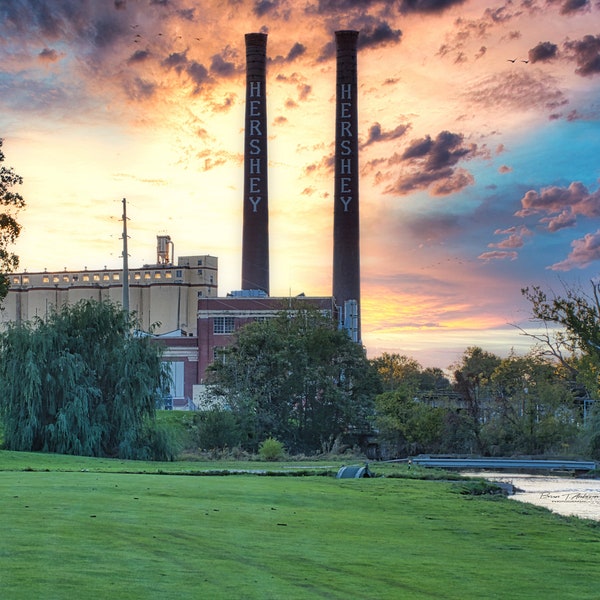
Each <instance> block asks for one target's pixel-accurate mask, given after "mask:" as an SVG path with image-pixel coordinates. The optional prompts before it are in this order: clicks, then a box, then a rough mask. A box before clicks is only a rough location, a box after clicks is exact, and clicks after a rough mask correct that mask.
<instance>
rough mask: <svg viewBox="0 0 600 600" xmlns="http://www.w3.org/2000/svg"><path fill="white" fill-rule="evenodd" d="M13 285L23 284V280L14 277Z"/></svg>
mask: <svg viewBox="0 0 600 600" xmlns="http://www.w3.org/2000/svg"><path fill="white" fill-rule="evenodd" d="M13 283H21V280H20V279H19V278H18V277H13Z"/></svg>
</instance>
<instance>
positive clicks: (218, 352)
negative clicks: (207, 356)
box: [213, 346, 227, 364]
mask: <svg viewBox="0 0 600 600" xmlns="http://www.w3.org/2000/svg"><path fill="white" fill-rule="evenodd" d="M226 361H227V347H226V346H215V347H214V348H213V362H220V363H222V364H225V362H226Z"/></svg>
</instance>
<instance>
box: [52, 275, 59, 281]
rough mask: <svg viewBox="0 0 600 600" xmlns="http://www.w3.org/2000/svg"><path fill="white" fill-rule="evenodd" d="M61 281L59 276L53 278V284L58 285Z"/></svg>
mask: <svg viewBox="0 0 600 600" xmlns="http://www.w3.org/2000/svg"><path fill="white" fill-rule="evenodd" d="M59 281H60V279H59V278H58V275H53V276H52V283H58V282H59Z"/></svg>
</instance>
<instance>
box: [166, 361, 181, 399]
mask: <svg viewBox="0 0 600 600" xmlns="http://www.w3.org/2000/svg"><path fill="white" fill-rule="evenodd" d="M168 364H169V370H170V376H171V381H170V384H169V394H170V395H171V397H173V398H183V397H184V382H185V376H184V370H185V363H183V362H182V361H172V362H169V363H168Z"/></svg>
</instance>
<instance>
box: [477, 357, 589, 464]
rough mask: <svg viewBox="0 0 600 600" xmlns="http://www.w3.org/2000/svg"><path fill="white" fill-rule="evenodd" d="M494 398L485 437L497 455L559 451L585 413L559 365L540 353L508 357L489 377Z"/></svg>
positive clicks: (569, 441) (567, 444)
mask: <svg viewBox="0 0 600 600" xmlns="http://www.w3.org/2000/svg"><path fill="white" fill-rule="evenodd" d="M490 386H491V389H492V394H493V399H492V402H491V404H490V406H489V410H488V413H489V414H488V418H487V419H486V421H485V424H484V426H483V432H482V435H483V436H484V437H485V438H486V441H487V444H486V445H487V447H488V448H489V449H490V453H492V454H504V455H506V454H514V453H526V454H541V453H544V452H554V453H559V452H561V451H562V450H564V449H568V448H569V447H571V445H572V444H573V442H574V440H575V437H576V434H577V428H578V425H580V424H581V417H580V414H579V413H578V411H577V410H576V407H575V405H574V401H573V394H572V393H571V390H570V389H569V386H568V383H567V382H566V381H565V380H564V379H563V378H562V376H561V372H560V370H559V369H557V364H556V363H555V362H552V361H550V360H548V359H547V358H544V357H542V356H540V355H539V354H538V353H536V352H535V351H532V352H530V353H529V354H528V355H526V356H517V355H515V354H514V353H511V355H510V356H509V357H508V358H506V359H503V360H502V361H501V362H500V364H499V365H498V366H497V367H496V369H494V372H493V373H492V375H491V377H490Z"/></svg>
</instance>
